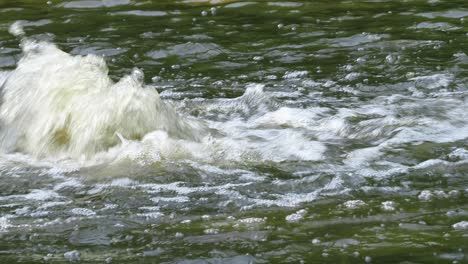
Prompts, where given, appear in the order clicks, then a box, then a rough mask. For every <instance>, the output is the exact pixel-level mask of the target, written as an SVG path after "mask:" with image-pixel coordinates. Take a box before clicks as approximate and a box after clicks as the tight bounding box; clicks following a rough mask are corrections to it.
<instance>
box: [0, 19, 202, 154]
mask: <svg viewBox="0 0 468 264" xmlns="http://www.w3.org/2000/svg"><path fill="white" fill-rule="evenodd" d="M10 32H12V33H13V34H15V35H23V34H24V31H23V30H22V28H21V27H19V26H18V25H17V24H14V25H12V27H11V28H10ZM21 48H22V51H23V56H22V58H21V59H20V61H19V62H18V65H17V67H16V69H15V70H14V71H13V72H11V73H10V74H9V75H8V77H7V78H6V80H5V81H4V83H3V85H2V87H1V88H2V89H1V91H2V105H1V107H0V121H1V130H0V147H1V149H2V150H3V151H4V152H15V151H19V152H24V153H28V154H31V155H34V156H36V157H50V156H54V157H60V158H85V159H86V158H89V157H91V156H92V155H94V154H95V153H97V152H100V151H105V150H107V149H109V148H111V147H113V146H116V145H118V144H119V143H120V142H121V141H122V140H123V139H129V140H139V139H141V138H142V137H144V136H145V135H146V134H148V133H149V132H152V131H156V130H162V131H165V132H167V133H168V135H170V136H171V137H172V138H181V139H186V140H198V139H199V137H200V135H201V134H202V132H201V131H202V130H203V125H202V124H201V123H200V122H198V121H195V120H191V119H188V118H183V117H181V116H180V115H178V114H177V113H176V112H175V110H174V109H173V108H172V107H171V106H170V105H168V104H166V103H165V102H163V101H162V100H161V99H160V97H159V94H158V92H157V91H156V89H155V88H154V87H151V86H145V85H144V84H143V72H142V71H140V70H138V69H134V70H133V72H132V73H131V74H130V75H128V76H124V77H123V78H122V79H120V80H119V81H118V82H116V83H114V82H113V81H112V80H111V79H110V78H109V76H108V68H107V65H106V63H105V61H104V59H103V58H101V57H98V56H96V55H86V56H73V55H70V54H68V53H66V52H63V51H61V50H60V49H58V48H57V47H56V46H55V45H53V44H51V43H46V42H35V41H31V40H29V39H27V38H25V37H23V38H22V41H21Z"/></svg>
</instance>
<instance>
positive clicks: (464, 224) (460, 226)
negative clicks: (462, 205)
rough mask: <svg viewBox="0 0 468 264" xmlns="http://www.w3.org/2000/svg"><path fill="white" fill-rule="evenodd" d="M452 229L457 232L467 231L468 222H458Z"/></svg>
mask: <svg viewBox="0 0 468 264" xmlns="http://www.w3.org/2000/svg"><path fill="white" fill-rule="evenodd" d="M452 227H453V229H455V230H467V229H468V221H461V222H458V223H456V224H453V225H452Z"/></svg>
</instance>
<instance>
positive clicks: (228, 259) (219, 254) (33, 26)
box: [0, 0, 468, 263]
mask: <svg viewBox="0 0 468 264" xmlns="http://www.w3.org/2000/svg"><path fill="white" fill-rule="evenodd" d="M18 20H21V22H19V23H20V25H22V26H23V27H24V31H25V35H26V36H27V37H28V38H30V39H34V40H37V41H47V42H51V43H55V44H56V45H57V46H58V47H59V48H60V49H62V50H64V51H66V52H68V53H70V54H72V55H87V54H96V55H99V56H103V57H104V58H105V61H106V63H107V66H108V68H109V75H110V77H111V78H112V79H113V80H114V81H117V80H119V79H120V78H121V77H122V76H123V75H126V74H129V73H130V72H131V71H132V68H134V67H137V68H139V69H141V70H142V71H143V72H144V74H145V77H144V79H145V83H146V84H148V85H153V86H154V87H155V88H156V90H157V91H158V92H159V93H160V95H161V98H162V99H163V100H164V101H165V102H167V103H170V104H171V105H173V107H174V108H175V109H176V111H177V112H178V113H179V114H180V115H181V116H188V117H192V118H194V119H196V120H200V122H203V123H204V124H206V126H207V127H208V128H209V131H207V132H206V135H205V134H204V135H203V136H206V137H205V138H204V139H202V140H201V141H198V142H189V141H177V140H176V139H174V140H173V139H172V138H171V136H170V135H169V139H167V140H161V139H160V137H162V138H163V139H164V137H163V136H161V135H160V134H157V135H156V136H155V137H156V139H157V140H156V139H154V138H150V139H148V142H149V143H148V142H146V143H145V142H139V141H136V142H134V145H128V146H123V147H121V148H119V149H117V150H116V151H114V152H112V151H109V152H104V153H101V154H99V155H101V156H99V155H98V154H97V155H96V157H93V158H92V160H93V162H92V165H90V164H91V163H90V162H78V161H76V160H73V159H67V158H62V159H60V160H56V159H52V158H50V157H40V158H36V157H33V156H32V155H30V154H28V153H22V152H21V151H20V152H17V151H2V154H1V155H0V263H16V262H21V263H36V262H39V263H40V262H47V263H62V262H69V261H77V262H81V263H105V262H109V263H468V246H467V243H468V222H467V221H468V114H467V113H468V97H467V94H468V93H467V83H468V55H467V52H468V48H467V45H468V3H467V2H466V1H464V0H463V1H462V0H450V1H449V0H438V1H437V0H435V1H419V0H407V1H392V0H388V1H385V0H380V1H308V2H292V1H288V2H281V1H270V2H267V1H248V2H240V1H215V0H213V1H211V3H210V2H201V1H200V2H198V1H166V0H160V1H130V0H114V1H112V0H104V1H98V0H96V1H95V0H87V1H56V0H52V1H49V2H46V1H5V0H0V85H1V83H3V81H4V80H5V79H6V78H7V77H8V76H9V75H10V73H11V71H13V70H14V69H15V68H16V65H17V63H18V61H19V59H20V58H21V57H22V55H21V49H20V48H19V43H20V40H19V38H18V37H15V36H13V35H12V34H10V33H8V29H9V27H10V25H12V24H13V23H14V22H15V21H18ZM37 81H38V82H47V81H48V80H47V78H46V79H38V80H37ZM72 82H73V81H70V83H72ZM31 86H32V87H31V89H34V85H31ZM247 87H250V88H249V91H247V92H246V90H247ZM262 87H263V88H262ZM150 89H151V88H150ZM99 114H100V113H96V115H99ZM1 129H5V128H4V124H3V120H2V128H1ZM32 131H34V130H32ZM163 141H164V142H166V143H162V142H163ZM167 142H168V143H167ZM147 143H148V144H149V145H145V144H147ZM141 146H143V147H141ZM145 146H149V147H145ZM155 146H156V147H155ZM158 146H162V147H158ZM141 148H143V149H144V150H143V151H142V150H141ZM148 148H149V149H150V150H148ZM102 156H105V157H109V156H111V157H112V158H111V159H110V158H102V159H101V158H100V157H102Z"/></svg>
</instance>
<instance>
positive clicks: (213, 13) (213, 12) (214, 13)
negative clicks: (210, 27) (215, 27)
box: [210, 7, 217, 16]
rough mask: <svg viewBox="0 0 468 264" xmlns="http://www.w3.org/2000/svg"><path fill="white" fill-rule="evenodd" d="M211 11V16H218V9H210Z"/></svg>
mask: <svg viewBox="0 0 468 264" xmlns="http://www.w3.org/2000/svg"><path fill="white" fill-rule="evenodd" d="M210 11H211V15H213V16H214V15H216V11H217V9H216V7H212V8H211V9H210Z"/></svg>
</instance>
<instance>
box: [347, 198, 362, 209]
mask: <svg viewBox="0 0 468 264" xmlns="http://www.w3.org/2000/svg"><path fill="white" fill-rule="evenodd" d="M343 205H344V206H345V207H346V208H348V209H357V208H359V207H362V206H364V205H366V203H365V202H363V201H362V200H349V201H346V202H345V203H344V204H343Z"/></svg>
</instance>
